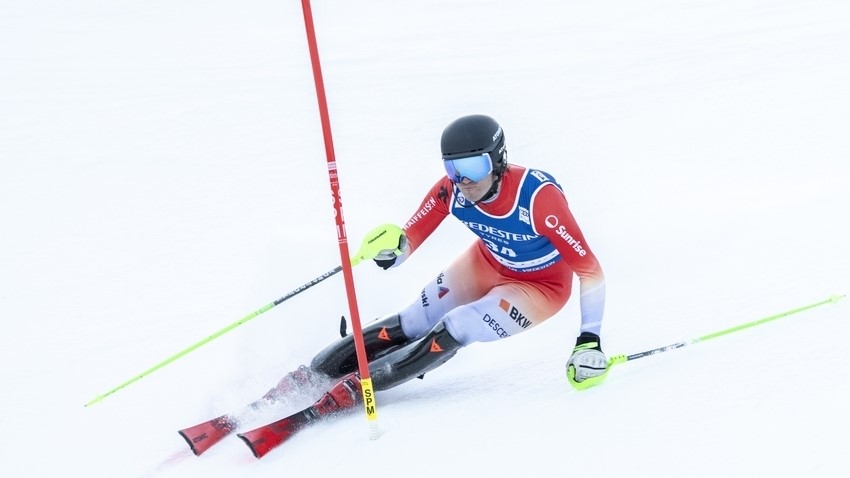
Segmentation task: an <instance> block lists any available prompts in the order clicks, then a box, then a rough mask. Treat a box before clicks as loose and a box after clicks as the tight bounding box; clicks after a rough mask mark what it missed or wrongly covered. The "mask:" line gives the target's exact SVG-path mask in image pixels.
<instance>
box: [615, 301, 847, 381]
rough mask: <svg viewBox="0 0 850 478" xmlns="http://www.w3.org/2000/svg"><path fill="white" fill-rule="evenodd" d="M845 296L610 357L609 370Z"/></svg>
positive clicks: (828, 302)
mask: <svg viewBox="0 0 850 478" xmlns="http://www.w3.org/2000/svg"><path fill="white" fill-rule="evenodd" d="M844 297H845V295H844V294H833V295H831V296H829V298H827V299H824V300H822V301H820V302H815V303H814V304H809V305H804V306H802V307H797V308H796V309H791V310H786V311H785V312H780V313H778V314H774V315H771V316H769V317H765V318H763V319H758V320H754V321H752V322H747V323H746V324H741V325H737V326H735V327H730V328H728V329H724V330H720V331H718V332H713V333H710V334H706V335H703V336H700V337H697V338H695V339H691V340H687V341H684V342H677V343H675V344H670V345H666V346H664V347H658V348H656V349H652V350H647V351H645V352H639V353H636V354H632V355H615V356H613V357H611V358H610V359H608V367H609V370H610V367H612V366H614V365H618V364H622V363H626V362H630V361H632V360H637V359H639V358H643V357H648V356H650V355H655V354H660V353H663V352H668V351H670V350H674V349H679V348H682V347H686V346H688V345H694V344H698V343H700V342H705V341H706V340H710V339H714V338H717V337H721V336H723V335H728V334H731V333H732V332H737V331H739V330H744V329H748V328H750V327H755V326H756V325H761V324H764V323H766V322H771V321H774V320H776V319H781V318H782V317H787V316H789V315H792V314H797V313H800V312H803V311H804V310H809V309H813V308H815V307H820V306H822V305H824V304H835V303H837V302H838V301H840V300H841V299H843V298H844Z"/></svg>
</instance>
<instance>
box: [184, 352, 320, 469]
mask: <svg viewBox="0 0 850 478" xmlns="http://www.w3.org/2000/svg"><path fill="white" fill-rule="evenodd" d="M326 380H327V377H323V376H319V375H318V374H316V373H315V372H313V371H312V370H310V369H309V368H307V367H305V366H303V365H302V366H301V367H298V369H297V370H295V371H294V372H290V373H288V374H287V375H286V376H285V377H283V379H281V381H280V382H279V383H278V385H277V386H276V387H275V388H273V389H271V390H269V391H268V393H266V394H265V395H263V397H262V398H260V399H259V400H257V401H255V402H253V403H251V404H250V405H248V406H246V407H245V408H243V409H242V410H241V411H240V412H238V413H230V414H226V415H222V416H220V417H216V418H213V419H212V420H208V421H205V422H203V423H199V424H197V425H195V426H192V427H188V428H184V429H182V430H178V431H177V433H179V434H180V436H182V437H183V439H184V440H186V443H188V444H189V448H191V449H192V452H193V453H194V454H195V455H196V456H200V455H201V454H202V453H203V452H205V451H207V450H208V449H209V448H210V447H212V446H213V445H215V444H216V443H218V442H220V441H221V440H222V439H223V438H225V437H226V436H228V435H230V434H232V433H233V432H234V431H236V429H238V428H239V426H240V424H241V423H244V422H246V421H248V420H249V419H251V418H254V417H256V415H257V414H258V413H259V412H260V411H262V410H264V409H266V408H268V407H270V406H274V405H275V404H279V403H280V402H284V401H287V400H288V399H291V398H292V397H293V395H298V394H302V393H309V394H311V395H312V396H314V397H315V396H316V395H313V393H315V392H316V390H315V389H316V388H317V387H319V386H322V388H324V386H326V385H325V384H326ZM308 403H309V402H308Z"/></svg>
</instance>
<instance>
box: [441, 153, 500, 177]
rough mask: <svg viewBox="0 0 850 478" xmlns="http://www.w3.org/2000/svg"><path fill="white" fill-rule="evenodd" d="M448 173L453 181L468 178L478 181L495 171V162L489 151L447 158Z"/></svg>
mask: <svg viewBox="0 0 850 478" xmlns="http://www.w3.org/2000/svg"><path fill="white" fill-rule="evenodd" d="M443 166H445V168H446V174H447V175H448V176H449V179H451V180H452V182H453V183H459V182H461V181H463V178H467V179H469V180H470V181H472V182H474V183H477V182H478V181H481V180H482V179H484V178H486V177H487V176H488V175H489V174H490V173H492V172H493V162H492V161H491V160H490V154H489V153H482V154H478V155H475V156H469V157H466V158H456V159H446V160H444V161H443Z"/></svg>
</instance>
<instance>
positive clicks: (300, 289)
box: [84, 266, 342, 407]
mask: <svg viewBox="0 0 850 478" xmlns="http://www.w3.org/2000/svg"><path fill="white" fill-rule="evenodd" d="M341 270H342V266H337V267H335V268H334V269H331V270H329V271H328V272H325V273H324V274H322V275H320V276H319V277H316V278H315V279H313V280H311V281H310V282H307V283H306V284H304V285H302V286H301V287H298V288H297V289H295V290H293V291H292V292H289V293H288V294H286V295H284V296H283V297H281V298H279V299H277V300H275V301H274V302H270V303H268V304H266V305H264V306H262V307H260V308H259V309H257V310H255V311H254V312H251V313H250V314H248V315H246V316H245V317H242V318H241V319H239V320H237V321H236V322H234V323H232V324H230V325H228V326H227V327H224V328H223V329H221V330H219V331H217V332H214V333H213V334H212V335H210V336H209V337H207V338H205V339H203V340H201V341H199V342H196V343H194V344H192V345H190V346H188V347H186V348H185V349H183V350H181V351H180V352H177V353H176V354H174V355H172V356H171V357H168V358H167V359H165V360H163V361H162V362H159V363H158V364H156V365H154V366H153V367H151V368H149V369H147V370H145V371H144V372H142V373H140V374H138V375H136V376H135V377H133V378H131V379H130V380H127V381H126V382H124V383H122V384H120V385H118V386H116V387H115V388H113V389H112V390H109V391H108V392H105V393H102V394H100V395H98V396H96V397H94V398H93V399H91V400H90V401H89V402H88V403H86V404H85V405H84V406H86V407H88V406H89V405H93V404H95V403H98V402H100V401H101V400H103V399H104V398H106V397H108V396H110V395H112V394H113V393H115V392H117V391H119V390H121V389H122V388H124V387H126V386H128V385H130V384H132V383H133V382H136V381H138V380H139V379H141V378H143V377H145V376H147V375H150V374H151V373H153V372H155V371H157V370H159V369H161V368H162V367H165V366H166V365H168V364H170V363H171V362H174V361H175V360H177V359H179V358H180V357H183V356H184V355H186V354H188V353H189V352H192V351H193V350H195V349H197V348H199V347H201V346H202V345H204V344H207V343H209V342H212V341H213V340H215V339H216V338H218V337H221V336H222V335H224V334H226V333H227V332H230V331H231V330H233V329H235V328H236V327H238V326H240V325H242V324H244V323H245V322H248V321H249V320H251V319H253V318H254V317H257V316H258V315H261V314H263V313H265V312H268V311H269V310H271V309H272V308H274V307H275V306H277V305H278V304H280V303H281V302H284V301H286V300H289V299H291V298H292V297H295V296H296V295H298V294H300V293H302V292H304V291H305V290H307V289H309V288H310V287H313V286H314V285H316V284H318V283H319V282H322V281H323V280H325V279H327V278H328V277H330V276H332V275H334V274H336V273H337V272H339V271H341Z"/></svg>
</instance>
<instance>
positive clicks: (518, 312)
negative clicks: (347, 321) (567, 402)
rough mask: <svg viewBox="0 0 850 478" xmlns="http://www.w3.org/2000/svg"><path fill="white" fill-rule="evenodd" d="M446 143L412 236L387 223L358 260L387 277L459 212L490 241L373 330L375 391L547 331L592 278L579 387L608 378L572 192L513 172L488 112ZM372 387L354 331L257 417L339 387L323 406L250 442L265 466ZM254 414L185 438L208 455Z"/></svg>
mask: <svg viewBox="0 0 850 478" xmlns="http://www.w3.org/2000/svg"><path fill="white" fill-rule="evenodd" d="M441 146H442V152H443V166H444V167H445V170H446V176H444V177H442V178H440V179H439V180H438V181H437V182H436V184H434V186H432V187H431V190H430V191H429V192H428V194H427V195H426V196H425V199H424V200H423V201H422V203H421V205H420V206H419V209H418V210H417V211H416V213H415V214H413V216H411V218H410V219H409V220H408V221H407V223H406V224H405V225H404V227H403V228H401V227H398V226H396V225H392V224H387V225H383V226H379V227H377V228H375V229H374V230H372V231H371V232H369V233H368V234H367V235H366V238H365V239H364V240H363V245H362V246H361V248H360V250H358V252H357V253H356V254H355V257H353V258H352V263H355V264H356V263H359V262H361V261H364V260H370V259H371V260H374V261H375V263H377V264H378V266H380V267H382V268H384V269H389V268H391V267H398V266H399V265H401V264H402V263H404V261H405V260H406V259H407V258H408V257H410V255H411V254H413V252H414V251H416V249H417V248H419V247H420V246H421V245H422V244H423V243H424V242H425V240H426V239H427V238H428V236H430V235H431V233H432V232H434V230H435V229H436V228H437V226H439V225H440V223H441V222H442V221H443V219H445V218H446V216H448V215H449V214H451V215H453V216H455V217H456V218H458V219H459V220H460V221H461V222H462V223H463V224H464V225H465V226H466V227H467V228H469V229H470V230H471V231H472V232H473V233H475V234H476V235H477V236H478V239H477V240H475V241H474V242H473V244H472V245H471V246H469V248H468V249H466V251H465V252H463V253H462V254H461V255H460V256H459V257H458V258H457V259H455V260H454V262H452V263H451V264H449V266H448V267H447V268H446V269H444V270H443V271H442V272H440V274H438V275H437V276H436V277H435V278H434V279H433V280H431V281H430V282H429V283H428V284H426V285H425V288H424V289H422V292H421V293H420V294H419V295H418V296H417V297H416V299H415V300H414V301H413V303H411V304H410V305H409V306H408V307H407V308H405V309H404V310H402V311H401V312H398V313H396V314H390V315H387V316H385V317H383V318H380V319H378V320H376V321H374V322H372V323H370V324H368V325H366V326H365V327H363V331H362V332H363V340H364V344H365V349H366V356H367V358H368V361H369V374H370V375H371V378H372V384H373V387H374V389H375V390H386V389H389V388H392V387H395V386H397V385H399V384H401V383H404V382H406V381H408V380H411V379H413V378H415V377H421V376H422V375H423V374H425V373H427V372H429V371H431V370H433V369H435V368H437V367H439V366H440V365H442V364H443V363H445V362H446V361H447V360H449V359H450V358H452V357H453V356H454V355H455V354H456V353H457V351H458V350H460V349H461V348H463V347H465V346H467V345H469V344H471V343H473V342H490V341H495V340H499V339H504V338H507V337H511V336H514V335H517V334H519V333H521V332H524V331H526V330H529V329H531V328H533V327H535V326H537V325H539V324H541V323H543V321H545V320H546V319H548V318H550V317H552V316H553V315H555V314H556V313H557V312H558V311H559V310H561V308H562V307H563V306H564V305H565V304H566V303H567V300H568V299H569V297H570V292H571V288H572V279H573V274H576V275H578V277H579V280H580V281H581V286H580V300H581V326H580V328H579V335H578V338H577V339H576V345H575V348H573V351H572V355H571V356H570V358H569V360H567V364H566V365H567V380H568V381H569V383H570V384H571V385H572V386H573V387H575V388H577V389H583V388H587V387H590V386H593V385H595V384H597V383H599V382H601V381H602V380H603V379H604V378H605V375H606V373H607V371H608V361H607V359H606V358H605V354H604V353H603V352H602V346H601V341H600V338H599V333H600V328H601V325H602V313H603V309H604V306H605V276H604V275H603V273H602V268H601V267H600V265H599V262H598V261H597V260H596V257H595V256H594V254H593V252H591V250H590V248H589V247H588V244H587V242H586V241H585V238H584V235H583V234H582V232H581V230H580V229H579V227H578V225H577V224H576V221H575V219H574V218H573V215H572V213H571V212H570V210H569V207H568V206H567V200H566V198H565V197H564V193H563V191H562V190H561V187H560V185H558V183H557V182H556V181H555V180H554V179H553V178H552V177H551V176H550V175H549V174H548V173H546V172H543V171H540V170H536V169H530V168H526V167H523V166H519V165H516V164H508V153H507V149H506V147H505V134H504V132H503V131H502V128H501V127H500V126H499V124H498V123H497V122H496V121H495V120H494V119H493V118H490V117H488V116H484V115H471V116H464V117H461V118H459V119H457V120H455V121H453V122H452V123H450V124H449V125H448V126H447V127H446V129H445V130H444V131H443V135H442V140H441ZM329 380H330V383H331V384H332V386H331V387H330V389H329V390H328V389H327V388H326V387H327V384H328V381H329ZM360 385H361V384H360V380H359V377H358V364H357V354H356V352H355V345H354V337H353V336H352V335H348V336H345V337H343V338H341V339H339V340H337V341H335V342H334V343H332V344H330V345H329V346H328V347H326V348H325V349H324V350H322V351H321V352H319V353H318V354H317V355H316V356H315V357H314V358H313V360H312V361H311V363H310V366H303V365H302V366H301V367H299V368H298V369H297V370H295V371H293V372H290V373H289V374H287V375H286V376H285V377H283V379H281V380H280V382H279V383H278V384H277V385H276V386H275V387H273V388H272V389H271V390H269V391H268V392H267V393H266V394H265V395H264V396H263V398H262V399H260V400H258V401H256V402H254V403H252V404H250V405H249V406H248V407H246V410H249V411H250V410H253V409H259V408H260V407H262V406H264V404H266V403H276V402H279V401H281V400H284V401H285V400H286V399H287V397H289V396H291V395H292V394H299V393H313V391H315V390H317V389H324V390H327V392H326V393H324V394H323V395H322V396H321V397H320V398H319V399H318V400H317V401H316V402H315V403H314V404H313V405H312V406H311V407H309V408H307V409H304V410H302V411H300V412H298V413H296V414H294V415H291V416H289V417H286V418H284V419H282V420H279V421H277V422H274V423H271V424H269V425H267V426H264V427H260V428H257V429H254V430H251V431H248V432H244V433H240V434H238V436H239V437H240V438H241V439H242V440H243V441H244V442H245V443H246V444H248V446H249V447H250V448H251V451H252V452H253V453H254V455H255V456H256V457H257V458H260V457H262V456H263V455H264V454H266V453H267V452H268V451H269V450H271V449H272V448H274V447H275V446H278V445H279V444H280V443H282V442H283V441H284V440H286V439H288V438H289V437H290V436H292V434H294V433H295V432H296V431H297V430H299V429H301V428H302V427H303V426H306V424H308V423H311V422H312V421H313V420H315V419H317V418H319V417H323V416H327V415H331V414H334V413H336V412H337V411H341V410H346V409H350V408H352V407H353V406H355V405H356V404H357V403H360V398H361V397H360V395H361V393H362V391H361V387H360ZM244 415H245V412H241V413H239V414H234V415H231V414H228V415H223V416H221V417H218V418H215V419H213V420H210V421H207V422H204V423H201V424H199V425H196V426H194V427H190V428H186V429H183V430H180V431H179V433H180V434H181V435H182V436H183V438H185V439H186V442H187V443H188V444H189V446H190V447H191V448H192V451H193V452H194V453H195V454H196V455H200V454H201V453H203V452H204V451H205V450H207V449H208V448H209V447H211V446H212V445H213V444H215V443H217V442H218V441H219V440H221V439H222V438H223V437H224V436H226V435H228V434H230V433H231V432H233V431H234V430H235V429H236V428H237V427H238V426H240V423H241V422H242V421H243V417H244Z"/></svg>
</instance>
